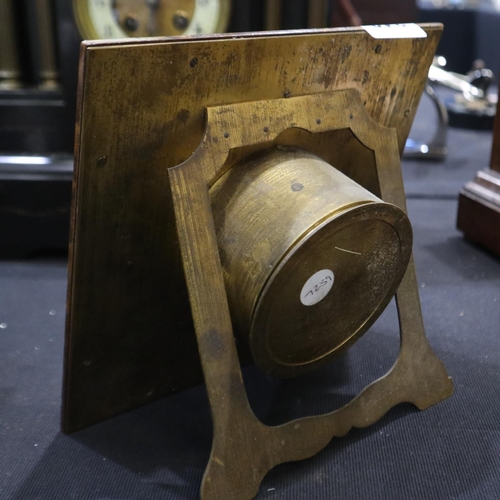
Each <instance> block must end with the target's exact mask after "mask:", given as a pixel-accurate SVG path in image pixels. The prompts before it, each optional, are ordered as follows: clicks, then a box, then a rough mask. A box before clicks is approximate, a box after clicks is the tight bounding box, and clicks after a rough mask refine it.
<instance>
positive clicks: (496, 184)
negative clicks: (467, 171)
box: [457, 169, 500, 255]
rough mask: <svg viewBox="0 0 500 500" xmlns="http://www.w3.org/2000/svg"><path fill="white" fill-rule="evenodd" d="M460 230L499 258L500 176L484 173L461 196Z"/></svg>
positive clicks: (459, 203) (466, 186)
mask: <svg viewBox="0 0 500 500" xmlns="http://www.w3.org/2000/svg"><path fill="white" fill-rule="evenodd" d="M457 227H458V229H459V230H460V231H462V232H463V233H464V235H465V236H466V237H467V238H469V239H470V240H472V241H474V242H477V243H479V244H480V245H483V246H484V247H486V248H487V249H488V250H491V251H492V252H494V253H496V254H497V255H500V173H499V172H496V171H495V170H490V169H488V170H484V171H483V170H481V171H479V172H478V173H477V175H476V178H475V179H474V181H472V182H468V183H467V184H466V185H465V186H464V188H463V189H462V191H461V193H460V198H459V202H458V217H457Z"/></svg>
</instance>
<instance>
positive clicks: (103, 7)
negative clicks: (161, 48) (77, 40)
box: [73, 0, 231, 39]
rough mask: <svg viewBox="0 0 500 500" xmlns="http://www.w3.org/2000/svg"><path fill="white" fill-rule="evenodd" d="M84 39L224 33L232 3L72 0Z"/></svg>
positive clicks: (207, 0) (215, 0)
mask: <svg viewBox="0 0 500 500" xmlns="http://www.w3.org/2000/svg"><path fill="white" fill-rule="evenodd" d="M73 9H74V13H75V19H76V22H77V24H78V28H79V30H80V33H81V34H82V36H83V37H84V38H88V39H99V38H126V37H154V36H176V35H182V34H196V33H217V32H221V31H225V30H226V29H227V25H228V22H229V14H230V9H231V0H205V1H203V2H199V1H198V2H196V0H144V1H143V0H114V1H113V2H111V1H106V2H97V3H96V2H93V0H73Z"/></svg>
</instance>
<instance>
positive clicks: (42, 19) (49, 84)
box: [35, 0, 59, 90]
mask: <svg viewBox="0 0 500 500" xmlns="http://www.w3.org/2000/svg"><path fill="white" fill-rule="evenodd" d="M52 5H53V4H52V2H51V1H50V0H36V1H35V9H36V19H37V27H38V34H39V40H40V46H39V47H38V49H39V51H40V69H39V77H40V79H41V84H40V85H41V87H42V88H44V89H46V90H54V89H57V88H58V86H59V84H58V79H59V72H58V68H57V56H56V54H57V51H56V43H55V34H56V33H55V26H54V22H53V18H54V12H53V11H52Z"/></svg>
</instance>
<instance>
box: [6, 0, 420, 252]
mask: <svg viewBox="0 0 500 500" xmlns="http://www.w3.org/2000/svg"><path fill="white" fill-rule="evenodd" d="M393 3H394V5H396V4H397V8H395V9H396V10H394V9H392V11H391V9H390V6H391V5H392V4H393ZM353 4H354V8H356V9H358V11H359V12H360V13H361V16H362V21H363V22H364V23H365V24H374V23H378V22H407V21H414V20H415V17H416V16H415V14H416V12H415V11H416V8H415V5H414V2H413V1H412V0H404V2H402V1H401V0H398V1H397V2H396V0H393V1H391V2H387V4H384V5H383V6H382V5H381V4H380V5H379V4H377V5H376V6H375V8H373V5H375V4H373V5H372V4H370V5H371V7H370V6H369V5H368V4H367V1H366V0H353ZM403 4H404V8H403V7H402V5H403ZM352 7H353V5H352V4H351V2H350V0H335V1H332V0H286V1H285V0H0V107H1V112H0V228H1V229H2V234H3V241H2V245H1V246H0V254H2V255H6V254H14V255H23V254H27V253H30V252H32V251H35V250H40V249H44V248H49V249H53V248H60V249H65V248H66V246H67V241H68V226H69V207H70V198H71V179H72V172H73V141H74V124H75V108H76V88H77V80H78V60H79V50H80V48H79V47H80V42H81V41H82V40H84V39H105V38H126V37H149V36H175V35H196V34H206V33H215V32H227V31H229V32H244V31H261V30H278V29H298V28H323V27H328V26H332V25H349V24H356V23H359V22H360V21H361V20H360V19H359V18H358V17H356V15H355V12H356V11H355V9H353V8H352ZM370 8H371V9H372V11H370V10H369V9H370ZM391 12H392V14H391ZM394 12H397V13H398V14H397V16H399V17H397V16H394ZM387 16H390V17H387Z"/></svg>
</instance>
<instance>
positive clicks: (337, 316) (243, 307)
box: [210, 147, 412, 376]
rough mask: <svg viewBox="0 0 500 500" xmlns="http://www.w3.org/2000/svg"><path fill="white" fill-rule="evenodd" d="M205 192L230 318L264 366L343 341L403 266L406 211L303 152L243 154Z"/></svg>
mask: <svg viewBox="0 0 500 500" xmlns="http://www.w3.org/2000/svg"><path fill="white" fill-rule="evenodd" d="M210 195H211V199H212V205H213V212H214V223H215V228H216V232H217V238H218V243H219V249H220V250H219V251H220V255H221V263H222V268H223V271H224V278H225V284H226V291H227V294H228V301H229V306H230V309H231V314H232V319H233V325H234V326H235V329H236V333H237V334H239V335H240V336H242V337H244V338H245V339H246V340H247V341H249V343H250V346H251V349H252V355H253V359H254V360H255V361H256V362H257V363H258V364H259V365H260V366H261V367H262V368H264V369H265V370H266V371H268V372H269V373H271V374H273V375H278V376H292V375H298V374H300V373H303V372H304V371H306V370H310V369H312V368H314V367H316V366H318V364H320V363H324V362H326V361H328V360H329V359H331V357H332V356H334V355H336V354H338V353H340V352H341V351H343V350H345V349H346V348H347V347H349V346H350V345H351V344H352V343H353V342H354V341H355V340H357V339H358V338H359V337H360V336H361V335H362V334H363V333H364V332H365V331H366V330H367V329H368V328H369V327H370V325H371V324H372V323H373V322H374V321H375V320H376V319H377V317H378V316H379V315H380V313H381V312H382V311H383V310H384V309H385V307H386V305H387V304H388V302H389V301H390V299H391V298H392V296H393V295H394V293H395V291H396V288H397V286H398V285H399V283H400V281H401V279H402V277H403V274H404V272H405V270H406V267H407V265H408V261H409V258H410V255H411V245H412V231H411V226H410V223H409V221H408V218H407V216H406V214H405V213H404V212H403V211H402V210H401V209H400V208H398V207H396V206H394V205H391V204H389V203H384V202H383V201H382V200H380V199H379V198H377V197H376V196H374V195H373V194H372V193H370V192H369V191H367V190H366V189H364V188H363V187H361V186H360V185H359V184H357V183H355V182H354V181H353V180H351V179H350V178H349V177H347V176H346V175H344V174H342V173H341V172H339V171H338V170H337V169H335V168H333V167H332V166H330V165H329V164H327V163H326V162H325V161H323V160H322V159H321V158H318V157H317V156H315V155H313V154H311V153H308V152H306V151H303V150H300V149H296V148H284V147H280V148H273V149H271V150H264V151H263V152H261V153H258V154H256V155H254V156H253V157H250V158H245V159H244V160H242V161H241V162H240V163H239V164H238V165H236V166H235V167H234V168H233V169H232V170H230V171H229V172H227V173H226V174H225V175H224V176H223V177H221V178H220V179H219V180H218V181H217V183H216V184H215V185H214V186H213V187H212V188H211V191H210ZM318 273H319V274H318ZM314 276H316V278H314ZM311 278H312V281H310V280H311ZM326 291H328V293H326V294H325V292H326ZM323 294H325V295H323ZM318 299H319V300H318Z"/></svg>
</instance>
